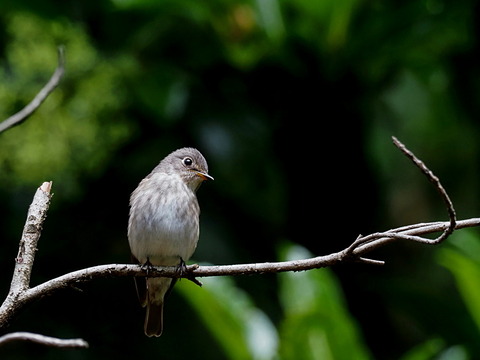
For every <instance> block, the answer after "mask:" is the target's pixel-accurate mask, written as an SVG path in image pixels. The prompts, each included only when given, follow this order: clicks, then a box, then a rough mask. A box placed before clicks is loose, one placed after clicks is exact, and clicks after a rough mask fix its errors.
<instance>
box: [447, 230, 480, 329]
mask: <svg viewBox="0 0 480 360" xmlns="http://www.w3.org/2000/svg"><path fill="white" fill-rule="evenodd" d="M454 235H455V241H451V242H450V243H449V246H448V247H445V248H442V249H440V251H439V252H438V262H439V263H440V264H441V265H443V266H445V267H446V268H447V269H449V270H450V272H451V273H452V274H453V276H454V277H455V281H456V283H457V286H458V289H459V291H460V294H461V295H462V297H463V300H464V301H465V304H466V305H467V308H468V309H469V311H470V313H471V315H472V318H473V319H474V320H475V322H476V324H477V326H478V328H479V329H480V308H479V306H478V304H480V286H479V279H480V240H479V239H478V236H476V234H475V233H474V232H473V231H468V230H467V229H465V230H462V231H461V232H458V233H455V234H454Z"/></svg>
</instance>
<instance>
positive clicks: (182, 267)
mask: <svg viewBox="0 0 480 360" xmlns="http://www.w3.org/2000/svg"><path fill="white" fill-rule="evenodd" d="M196 267H198V265H197V266H196ZM196 267H193V269H195V268H196ZM176 272H177V275H178V277H179V278H185V279H187V280H190V281H191V282H193V283H194V284H196V285H198V286H202V285H203V284H202V282H201V281H199V280H197V279H196V278H195V276H193V275H191V274H189V272H190V271H189V269H188V268H187V265H186V264H185V261H183V259H182V258H180V263H179V264H178V265H177V269H176Z"/></svg>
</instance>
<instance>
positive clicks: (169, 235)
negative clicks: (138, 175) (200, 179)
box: [128, 174, 199, 266]
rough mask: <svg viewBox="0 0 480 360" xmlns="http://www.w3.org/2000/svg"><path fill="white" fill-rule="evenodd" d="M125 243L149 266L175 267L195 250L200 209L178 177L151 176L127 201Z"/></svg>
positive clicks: (193, 193)
mask: <svg viewBox="0 0 480 360" xmlns="http://www.w3.org/2000/svg"><path fill="white" fill-rule="evenodd" d="M130 206H131V207H130V221H129V226H128V241H129V244H130V249H131V251H132V254H133V255H134V256H135V257H136V258H137V259H138V260H139V261H140V263H142V264H143V263H145V262H146V261H147V259H148V260H149V261H150V263H152V265H166V266H171V265H177V264H178V262H179V258H180V257H181V258H182V259H183V260H184V261H187V260H188V259H189V258H190V257H191V256H192V254H193V252H194V251H195V248H196V246H197V241H198V236H199V219H198V216H199V206H198V202H197V198H196V196H195V192H194V191H192V190H191V189H190V188H188V187H187V186H186V185H185V183H184V182H183V181H182V179H181V178H180V177H179V176H178V175H165V174H154V175H152V176H151V177H150V178H147V179H144V180H143V181H142V182H141V183H140V184H139V186H138V188H137V189H136V190H135V191H134V192H133V193H132V196H131V198H130Z"/></svg>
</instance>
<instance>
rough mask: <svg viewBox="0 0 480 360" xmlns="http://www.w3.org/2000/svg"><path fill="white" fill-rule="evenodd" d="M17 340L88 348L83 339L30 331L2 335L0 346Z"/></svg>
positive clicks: (64, 346) (63, 346)
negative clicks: (64, 337) (56, 336)
mask: <svg viewBox="0 0 480 360" xmlns="http://www.w3.org/2000/svg"><path fill="white" fill-rule="evenodd" d="M15 341H31V342H34V343H37V344H42V345H46V346H53V347H59V348H88V343H87V342H86V341H85V340H83V339H59V338H55V337H51V336H45V335H40V334H33V333H29V332H14V333H10V334H6V335H3V336H0V346H2V345H4V344H7V343H10V342H15Z"/></svg>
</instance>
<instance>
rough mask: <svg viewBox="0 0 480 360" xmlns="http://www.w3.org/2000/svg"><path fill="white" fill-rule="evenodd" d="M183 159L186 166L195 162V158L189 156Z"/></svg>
mask: <svg viewBox="0 0 480 360" xmlns="http://www.w3.org/2000/svg"><path fill="white" fill-rule="evenodd" d="M182 161H183V164H184V165H185V166H191V165H192V164H193V160H192V159H191V158H189V157H186V158H183V160H182Z"/></svg>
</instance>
